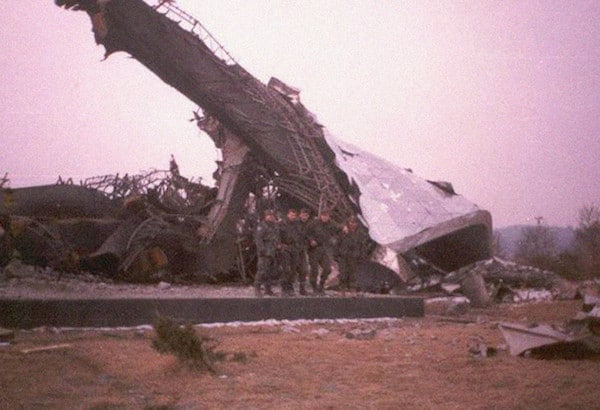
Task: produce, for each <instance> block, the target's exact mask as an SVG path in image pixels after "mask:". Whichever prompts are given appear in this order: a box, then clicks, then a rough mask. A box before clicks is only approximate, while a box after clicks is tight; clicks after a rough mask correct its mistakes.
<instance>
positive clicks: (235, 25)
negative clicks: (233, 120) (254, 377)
mask: <svg viewBox="0 0 600 410" xmlns="http://www.w3.org/2000/svg"><path fill="white" fill-rule="evenodd" d="M177 3H178V4H179V6H180V7H182V8H183V9H185V10H186V11H188V12H189V13H191V14H193V15H194V16H195V17H196V18H198V20H200V21H201V22H202V23H203V24H204V25H205V26H206V27H207V28H208V29H209V30H210V31H211V32H212V33H213V34H214V35H215V37H217V39H219V41H220V42H221V43H223V44H224V45H225V47H226V48H227V49H228V51H229V52H230V53H231V54H232V55H233V56H234V58H236V60H237V61H238V62H239V63H240V64H241V65H242V66H244V67H245V68H246V69H247V70H248V71H250V72H251V73H252V74H254V75H255V76H256V77H257V78H258V79H260V80H262V81H263V82H266V81H268V79H269V77H270V76H276V77H278V78H280V79H282V80H284V81H285V82H287V83H289V84H291V85H294V86H296V87H298V88H300V89H301V90H302V94H301V97H302V101H303V103H304V104H305V105H306V106H307V108H308V109H310V110H311V111H313V112H314V113H315V114H316V115H317V116H318V117H319V119H320V121H321V122H322V123H323V124H324V125H325V126H326V127H327V128H328V129H329V130H330V131H331V132H332V133H333V134H334V135H336V136H337V137H339V138H342V139H344V140H346V141H348V142H351V143H353V144H355V145H358V146H359V147H362V148H364V149H366V150H369V151H371V152H373V153H375V154H377V155H379V156H381V157H384V158H386V159H387V160H389V161H391V162H393V163H396V164H398V165H399V166H401V167H406V168H412V169H413V171H414V172H415V173H416V174H417V175H419V176H421V177H423V178H426V179H436V180H447V181H450V182H452V184H453V185H454V188H455V190H456V191H457V192H458V193H460V194H462V195H464V196H465V197H466V198H467V199H469V200H471V201H473V202H475V203H476V204H478V205H479V206H480V207H482V208H484V209H488V210H489V211H490V212H491V213H492V216H493V219H494V225H495V226H499V227H501V226H506V225H511V224H522V223H535V219H534V218H535V217H537V216H543V217H544V218H545V219H546V221H547V222H548V223H549V224H552V225H562V226H566V225H575V224H576V223H577V212H578V210H579V209H580V208H581V207H582V206H584V205H588V204H591V203H594V204H596V205H600V161H599V159H600V1H596V0H589V1H584V0H573V1H562V0H560V1H558V0H556V1H551V0H541V1H458V0H457V1H422V0H414V1H402V0H378V1H375V0H372V1H367V0H352V1H348V0H304V1H299V2H291V1H277V0H261V1H256V0H247V1H241V0H237V1H232V0H219V1H213V0H210V1H209V0H203V1H195V0H187V1H186V0H179V1H178V2H177ZM0 39H2V41H1V42H0V73H1V77H0V141H1V144H2V145H1V150H0V173H1V174H2V175H4V173H5V172H8V174H9V178H10V179H11V182H12V183H11V186H12V187H19V186H25V185H36V184H45V183H54V182H55V181H56V179H57V177H58V175H61V176H63V177H73V178H74V179H76V180H79V179H82V178H85V177H91V176H95V175H103V174H115V173H121V174H123V173H126V172H129V173H136V172H139V171H141V170H149V169H152V168H158V169H166V168H167V166H168V161H169V156H170V154H174V155H175V158H176V159H177V160H178V162H179V164H180V168H181V171H182V173H183V174H184V175H187V176H190V177H192V176H193V177H200V176H201V177H203V179H204V181H205V182H206V183H212V179H211V177H210V175H211V173H212V171H213V170H214V161H215V159H217V152H216V150H215V148H214V146H213V145H212V142H211V141H210V139H209V138H208V137H207V136H205V135H203V134H201V133H200V132H199V131H198V129H197V128H196V126H195V125H194V123H193V122H190V121H188V120H189V119H190V118H191V117H192V111H193V110H195V109H196V106H195V105H194V104H193V103H191V102H190V101H188V100H187V99H185V98H184V97H183V96H181V95H180V94H179V93H178V92H177V91H176V90H174V89H172V88H170V87H169V86H167V85H165V84H163V83H162V82H161V81H160V80H159V79H158V78H157V77H156V76H155V75H154V74H152V73H151V72H150V71H148V70H147V69H146V68H144V67H143V66H141V65H140V64H139V63H138V62H137V61H135V60H133V59H131V58H129V57H128V56H127V55H125V54H124V53H120V54H117V55H113V56H111V57H110V58H109V59H108V60H106V61H101V60H102V59H103V52H104V49H103V48H102V47H99V46H96V45H95V43H94V40H93V36H92V33H91V25H90V22H89V19H88V18H87V16H86V15H85V14H84V13H81V12H72V11H65V10H62V9H59V8H58V7H56V6H55V5H54V2H53V1H52V0H21V1H5V2H4V4H3V7H2V13H0Z"/></svg>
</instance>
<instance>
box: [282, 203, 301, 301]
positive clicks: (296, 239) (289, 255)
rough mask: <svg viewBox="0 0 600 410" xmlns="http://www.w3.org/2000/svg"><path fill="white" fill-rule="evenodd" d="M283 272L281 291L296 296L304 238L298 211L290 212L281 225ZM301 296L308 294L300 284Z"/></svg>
mask: <svg viewBox="0 0 600 410" xmlns="http://www.w3.org/2000/svg"><path fill="white" fill-rule="evenodd" d="M280 238H281V270H282V274H283V282H282V284H281V290H282V291H283V294H284V295H285V296H293V295H294V282H296V280H297V279H298V278H299V277H300V272H301V270H302V268H303V266H302V259H301V257H302V256H303V255H302V249H303V244H302V242H303V238H302V232H301V226H300V221H299V220H298V211H296V210H295V209H293V208H290V209H289V210H288V213H287V215H286V219H285V220H284V221H283V222H282V223H281V228H280ZM300 294H306V290H305V289H304V283H302V282H301V283H300Z"/></svg>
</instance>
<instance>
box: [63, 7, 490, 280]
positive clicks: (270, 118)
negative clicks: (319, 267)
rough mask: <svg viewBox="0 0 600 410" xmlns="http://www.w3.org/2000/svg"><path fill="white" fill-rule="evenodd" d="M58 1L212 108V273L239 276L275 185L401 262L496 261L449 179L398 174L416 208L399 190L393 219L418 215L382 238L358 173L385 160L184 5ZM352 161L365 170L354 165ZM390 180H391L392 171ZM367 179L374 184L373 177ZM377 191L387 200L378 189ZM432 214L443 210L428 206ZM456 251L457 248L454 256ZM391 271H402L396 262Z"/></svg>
mask: <svg viewBox="0 0 600 410" xmlns="http://www.w3.org/2000/svg"><path fill="white" fill-rule="evenodd" d="M55 3H56V4H57V5H58V6H61V7H65V8H67V9H73V10H81V11H85V12H86V13H87V14H88V15H89V17H90V19H91V21H92V27H93V32H94V36H95V40H96V42H97V43H98V44H101V45H103V46H104V47H105V50H106V56H109V55H110V54H112V53H115V52H118V51H124V52H127V53H129V54H130V55H131V56H132V57H133V58H135V59H136V60H138V61H139V62H140V63H142V64H143V65H144V66H146V67H147V68H148V69H149V70H151V71H152V72H154V73H155V74H156V75H157V76H158V77H159V78H160V79H161V80H162V81H164V82H165V83H167V84H169V85H171V86H172V87H174V88H175V89H177V90H178V91H179V92H181V93H182V94H183V95H185V96H186V97H188V98H189V99H190V100H191V101H193V102H195V103H196V104H198V105H199V106H200V107H201V108H202V112H201V113H199V114H197V115H196V120H197V123H198V126H199V127H200V128H201V129H202V130H204V131H205V132H206V133H207V134H208V135H209V136H210V137H211V138H212V139H213V141H214V142H215V145H216V146H217V147H218V148H220V149H221V151H222V153H223V160H222V161H220V163H219V169H218V170H217V172H216V173H215V174H216V180H217V187H218V193H217V198H216V201H215V202H214V204H213V205H212V208H211V210H210V212H209V214H208V218H207V222H206V223H205V224H204V226H203V227H202V228H201V229H200V232H201V234H202V236H203V242H204V244H205V246H204V247H203V248H202V249H201V252H202V253H204V260H205V261H206V264H207V268H208V269H214V270H217V271H222V270H227V269H228V268H229V267H231V265H232V264H233V263H234V262H235V257H234V255H236V249H235V246H236V244H235V237H236V229H237V223H238V221H239V218H240V216H241V215H243V214H244V213H245V211H246V209H245V207H246V204H247V199H248V196H249V194H250V193H254V194H255V195H257V196H261V192H263V191H264V189H266V188H269V187H273V186H275V187H276V189H277V193H278V195H279V200H280V201H281V202H282V203H284V204H293V205H295V206H304V207H308V208H312V209H313V211H315V212H318V211H320V210H322V209H328V210H330V211H331V212H332V216H333V218H334V219H337V220H338V221H339V220H342V219H344V218H346V217H347V216H350V215H354V214H358V215H361V217H362V218H361V220H362V221H363V223H364V224H365V225H366V226H367V228H369V231H370V232H371V239H373V240H374V242H377V243H378V244H379V245H381V246H382V247H383V248H384V252H383V253H381V252H380V253H381V254H387V255H390V254H392V255H394V256H393V258H395V257H396V256H397V255H400V254H405V253H407V252H409V251H412V250H415V249H416V250H417V251H419V252H420V253H421V254H422V255H425V256H427V257H428V259H429V260H431V261H432V262H433V263H434V264H436V265H437V266H440V267H442V268H444V269H446V270H451V269H455V268H457V267H460V266H464V265H467V264H469V263H472V262H474V261H476V260H480V259H484V258H487V257H489V256H490V237H491V217H490V216H489V213H488V212H487V211H483V210H480V209H478V208H477V207H476V206H474V205H472V204H470V203H467V201H464V200H463V199H462V197H460V196H458V195H456V194H455V193H454V192H447V189H444V188H443V187H442V188H440V185H439V183H438V185H435V184H434V183H429V181H421V180H419V181H417V180H416V177H412V176H411V175H408V174H407V173H406V172H404V171H403V172H402V178H400V179H398V178H396V177H395V176H394V175H392V176H391V178H390V180H391V181H405V182H403V183H405V184H410V185H412V186H413V188H410V189H407V190H406V195H404V197H405V198H406V200H407V202H406V203H402V202H398V199H399V198H400V197H401V196H402V193H398V192H396V193H395V194H394V197H393V198H392V199H393V200H394V201H396V204H397V208H396V209H399V208H400V207H402V208H404V209H407V210H409V211H411V210H413V211H411V212H409V213H400V214H398V213H395V214H394V213H392V214H389V213H388V215H385V216H386V218H388V219H390V218H391V219H394V220H396V222H397V221H398V220H399V219H402V218H404V217H406V218H407V219H406V221H405V223H404V226H401V227H399V228H398V227H396V228H397V229H396V230H394V231H391V233H392V235H377V231H378V229H375V225H377V224H379V225H380V226H383V225H386V226H388V225H389V223H388V222H386V219H384V218H381V216H382V215H381V214H378V215H374V213H373V212H371V211H366V209H363V208H365V207H367V206H370V205H369V203H371V204H372V203H373V202H374V201H375V202H376V201H377V198H375V200H373V198H370V202H368V201H365V199H364V197H365V195H364V193H365V192H368V191H369V188H368V186H367V185H368V184H367V183H365V182H364V181H363V182H361V175H360V172H358V173H357V172H354V171H356V169H357V168H356V166H358V167H359V168H360V166H361V164H363V163H364V161H367V162H368V161H373V160H374V159H372V158H371V157H369V156H368V155H365V153H361V152H358V151H353V152H352V153H351V152H350V151H349V150H348V149H345V148H344V147H343V144H339V143H336V142H335V141H333V140H332V139H331V138H329V137H328V135H327V133H326V130H324V127H323V126H322V125H321V124H319V123H318V122H317V121H316V120H315V117H314V116H313V115H312V114H311V113H310V112H309V111H308V110H307V109H306V108H305V107H304V106H303V105H302V104H301V103H300V100H299V95H298V94H299V93H298V90H296V89H294V88H293V87H290V86H288V85H286V84H285V83H283V82H282V81H280V80H278V79H276V78H272V79H271V80H270V81H269V83H268V84H263V83H262V82H260V81H259V80H257V79H256V78H254V77H253V76H252V75H251V74H250V73H248V72H247V71H246V70H244V68H242V67H241V66H239V65H238V64H237V63H236V61H235V60H234V59H233V57H232V56H231V55H230V54H229V53H227V51H226V50H225V49H224V48H223V46H222V45H221V44H220V43H219V42H218V41H216V40H215V39H214V37H213V36H212V35H211V34H210V33H209V32H208V31H207V30H206V29H205V28H204V27H203V26H202V24H201V23H200V22H199V21H197V20H196V19H195V18H193V17H192V16H190V15H189V14H187V13H186V12H185V11H183V10H181V9H180V8H178V7H177V6H176V5H175V4H174V2H173V1H167V0H161V1H157V2H154V3H152V2H150V0H148V2H145V1H143V0H55ZM149 3H150V4H149ZM350 150H351V151H352V149H350ZM342 162H345V163H346V164H347V165H348V166H350V168H352V167H354V170H352V169H348V168H344V167H343V166H342ZM363 168H364V167H363ZM388 168H389V167H388ZM390 169H391V168H390ZM392 172H396V171H395V170H393V169H392ZM381 173H382V175H383V174H386V175H387V176H390V175H391V174H390V173H389V172H388V169H387V168H386V169H382V170H381ZM362 176H364V174H363V175H362ZM375 177H376V178H377V176H375ZM366 179H371V180H372V178H371V177H370V176H369V177H367V178H366ZM366 179H365V180H366ZM360 183H363V185H362V186H359V185H360ZM384 185H385V186H387V185H389V184H387V183H385V184H384ZM434 185H435V186H434ZM390 186H391V185H390ZM406 188H408V185H406ZM386 189H387V188H386ZM398 189H404V188H402V187H398ZM411 189H412V191H411ZM362 191H364V192H362ZM371 191H372V190H371ZM417 191H418V192H417ZM373 192H375V195H376V197H377V190H375V191H373ZM414 192H417V193H416V196H415V194H414ZM361 195H362V196H363V197H362V198H361ZM413 204H414V205H415V206H414V207H413ZM430 204H431V205H430ZM384 205H385V204H383V205H382V207H383V208H385V209H394V208H393V207H391V208H390V207H388V206H387V205H385V206H384ZM428 206H431V207H432V208H431V209H426V208H427V207H428ZM436 207H437V208H436ZM379 208H381V207H379ZM372 209H374V208H373V207H372V206H371V210H372ZM414 209H418V212H415V211H414ZM365 211H366V212H365ZM394 212H396V211H394ZM431 215H435V217H434V218H433V217H431ZM386 226H383V227H384V228H385V227H386ZM373 234H375V235H373ZM440 249H441V250H440ZM444 249H451V250H452V253H453V254H454V256H453V255H450V254H449V253H448V252H446V251H445V250H444ZM386 265H388V266H391V267H392V268H394V266H395V267H396V268H397V267H398V263H397V262H393V261H392V262H391V263H387V262H386ZM396 270H397V269H396Z"/></svg>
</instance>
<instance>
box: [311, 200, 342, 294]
mask: <svg viewBox="0 0 600 410" xmlns="http://www.w3.org/2000/svg"><path fill="white" fill-rule="evenodd" d="M338 231H339V229H338V228H337V227H336V226H335V225H334V223H333V222H332V221H331V216H330V213H329V211H322V212H321V214H320V215H319V217H318V218H317V219H314V220H312V221H311V222H310V224H309V225H308V228H307V230H306V237H307V241H308V261H309V264H310V279H309V280H310V285H311V286H312V289H313V291H314V293H318V294H322V293H323V289H324V287H325V282H326V281H327V278H328V277H329V274H330V273H331V259H332V250H333V246H334V245H335V239H336V236H337V233H338ZM319 268H320V269H321V277H320V278H319Z"/></svg>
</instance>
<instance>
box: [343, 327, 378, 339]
mask: <svg viewBox="0 0 600 410" xmlns="http://www.w3.org/2000/svg"><path fill="white" fill-rule="evenodd" d="M376 334H377V329H352V330H351V331H349V332H346V335H345V337H346V339H356V340H371V339H374V338H375V335H376Z"/></svg>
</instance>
